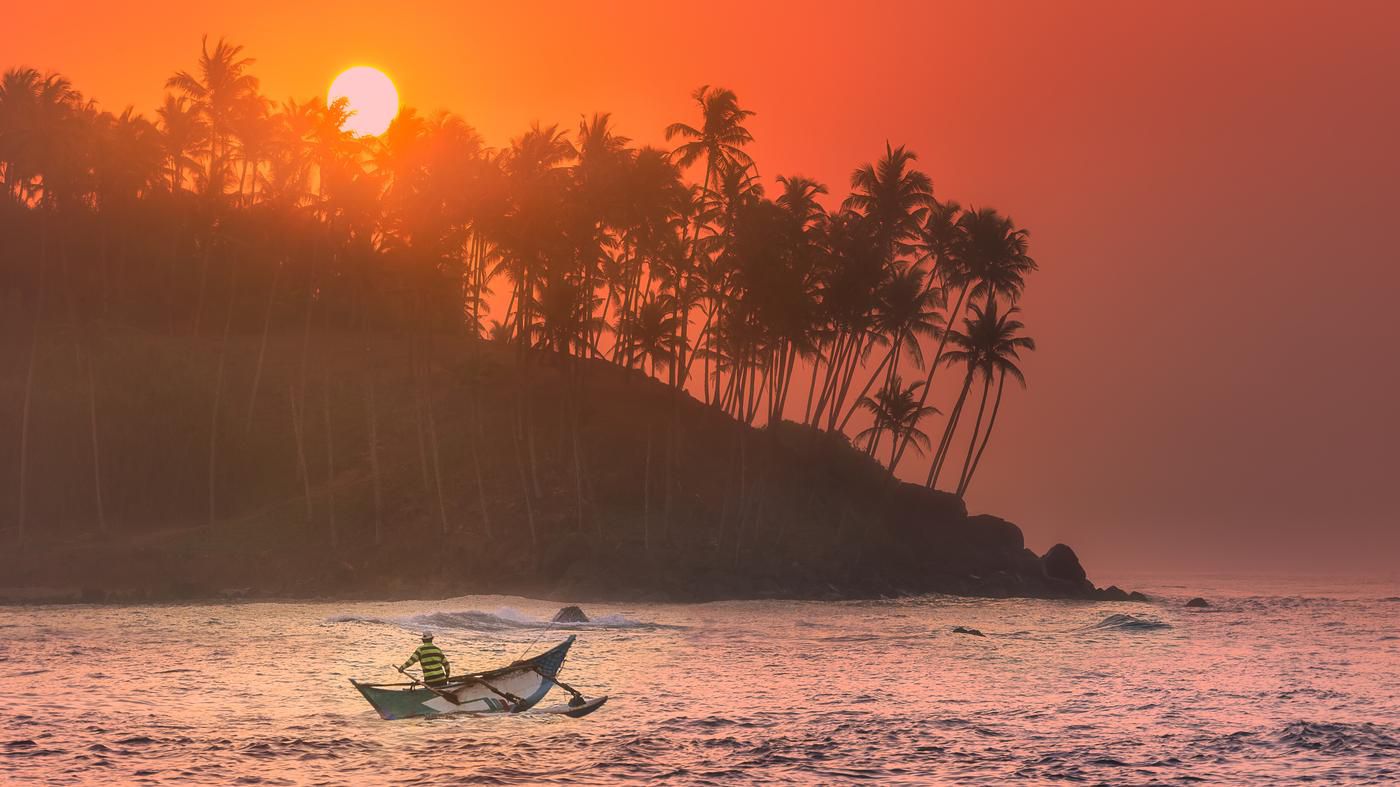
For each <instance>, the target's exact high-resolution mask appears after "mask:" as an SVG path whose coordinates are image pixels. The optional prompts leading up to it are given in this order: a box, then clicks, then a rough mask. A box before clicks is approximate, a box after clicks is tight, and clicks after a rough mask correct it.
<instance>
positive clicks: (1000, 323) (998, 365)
mask: <svg viewBox="0 0 1400 787" xmlns="http://www.w3.org/2000/svg"><path fill="white" fill-rule="evenodd" d="M1019 311H1020V309H1018V308H1016V307H1014V306H1013V307H1011V308H1010V309H1008V310H1007V311H1006V313H1005V314H1003V315H1000V316H998V315H997V314H996V301H992V302H991V304H990V308H989V309H988V312H987V313H986V314H983V315H981V320H980V321H979V323H980V324H979V326H978V328H977V332H978V333H979V334H980V336H979V339H978V341H979V342H980V343H981V344H982V346H983V350H982V365H983V367H984V368H985V369H986V376H985V378H984V379H985V381H984V383H983V391H982V404H983V406H984V407H985V405H986V400H987V391H986V386H987V385H990V383H991V376H992V374H995V375H996V376H997V395H996V403H995V404H993V405H992V416H991V419H990V420H988V422H987V430H986V432H985V433H983V435H982V444H981V447H979V448H978V449H977V453H976V455H975V456H974V455H973V453H972V446H973V445H976V443H977V430H976V429H974V430H973V433H972V440H971V441H970V442H969V443H968V455H967V458H966V459H965V460H964V461H963V472H962V477H961V479H960V480H959V482H958V490H957V492H958V496H959V497H965V496H966V495H967V488H968V486H969V485H970V484H971V483H972V476H973V474H974V473H976V472H977V467H978V465H980V464H981V463H982V454H984V453H985V452H986V451H987V443H988V442H989V441H990V440H991V439H992V428H993V427H995V426H996V423H997V413H999V412H1000V411H1001V395H1002V392H1003V390H1004V389H1005V387H1006V378H1007V376H1008V375H1009V376H1010V377H1011V378H1012V379H1014V380H1015V381H1016V382H1018V383H1020V384H1021V387H1022V388H1025V387H1026V377H1025V375H1024V374H1023V373H1022V372H1021V369H1020V367H1018V366H1017V365H1016V361H1018V360H1020V351H1021V350H1035V340H1034V339H1032V338H1030V337H1028V336H1017V335H1016V334H1017V333H1018V332H1019V331H1021V330H1022V329H1023V328H1025V326H1024V325H1023V324H1022V323H1021V322H1020V321H1019V320H1015V319H1012V318H1011V317H1012V315H1014V314H1016V313H1017V312H1019ZM977 423H978V424H979V425H980V424H981V423H982V413H981V411H980V410H979V411H978V413H977Z"/></svg>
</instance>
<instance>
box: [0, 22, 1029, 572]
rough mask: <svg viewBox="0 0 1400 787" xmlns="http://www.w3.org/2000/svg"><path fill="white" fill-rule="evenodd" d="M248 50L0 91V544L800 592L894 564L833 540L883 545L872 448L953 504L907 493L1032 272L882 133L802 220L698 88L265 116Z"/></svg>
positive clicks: (1016, 339)
mask: <svg viewBox="0 0 1400 787" xmlns="http://www.w3.org/2000/svg"><path fill="white" fill-rule="evenodd" d="M252 66H253V61H252V60H251V59H249V58H247V57H245V55H244V54H243V52H242V48H241V47H238V46H235V45H231V44H229V43H227V42H224V41H222V40H220V41H219V42H217V43H215V44H213V45H211V44H210V43H209V42H208V41H206V42H205V45H204V48H203V51H202V53H201V57H200V59H199V61H198V67H197V68H196V69H195V70H194V71H192V72H185V71H180V72H177V73H175V74H174V75H173V76H172V77H171V78H170V80H169V82H168V84H167V87H168V89H169V91H170V92H169V94H168V95H167V97H166V99H165V101H164V103H163V104H162V106H161V107H160V108H159V109H158V110H157V113H156V116H155V119H154V120H149V119H147V118H145V117H143V116H142V115H141V114H139V113H136V112H134V111H133V110H131V109H127V110H126V111H124V112H121V113H119V114H114V113H111V112H106V111H101V110H100V109H99V108H98V107H97V105H96V104H95V103H93V102H92V101H89V100H88V99H86V98H84V97H83V96H82V95H81V94H80V93H79V92H78V91H77V90H76V89H74V87H73V86H72V85H70V84H69V82H68V81H67V80H66V79H64V78H63V77H62V76H60V75H57V74H40V73H39V72H37V71H34V70H32V69H24V68H17V69H12V70H10V71H8V72H6V73H5V74H4V76H3V78H0V192H3V196H2V197H0V301H3V305H4V307H5V308H3V309H0V313H3V317H0V320H3V321H4V325H3V328H4V338H3V339H0V346H3V348H4V350H5V355H4V359H5V364H4V367H3V371H2V372H0V386H3V388H0V396H3V398H0V412H2V413H4V414H5V416H6V417H5V418H4V419H3V423H0V435H3V438H4V439H3V444H5V445H13V446H14V447H15V450H13V451H7V452H5V454H4V455H3V456H0V473H3V477H4V478H8V479H11V480H9V481H6V482H5V484H4V486H3V487H0V489H3V491H0V501H5V502H6V505H4V506H3V508H4V512H5V513H4V517H3V522H4V523H3V526H4V527H7V528H8V530H9V531H10V532H9V540H10V541H12V542H14V543H18V544H20V545H22V546H26V547H28V548H30V549H31V550H32V549H33V548H36V547H38V548H43V547H44V544H45V542H56V541H68V540H71V539H72V538H74V537H88V536H92V537H93V538H95V539H96V540H97V541H96V542H100V543H108V544H111V543H113V539H114V538H116V537H117V536H120V537H122V538H125V539H132V538H137V537H139V538H137V541H132V542H131V543H130V545H129V547H130V548H131V549H136V550H140V549H148V550H151V554H156V553H159V554H161V555H164V556H165V557H163V558H161V559H166V558H168V557H169V556H170V555H171V554H174V553H173V552H171V551H169V550H166V551H163V552H162V551H160V550H159V549H157V548H156V547H155V546H153V544H156V543H166V544H167V545H170V544H174V543H177V542H178V544H179V545H180V547H179V549H181V550H189V551H191V554H194V553H200V550H205V552H208V550H209V549H211V548H212V545H216V544H217V545H220V547H219V548H221V549H225V550H228V551H230V553H231V554H232V553H237V552H238V548H236V547H235V546H234V544H233V543H232V542H236V543H237V544H242V545H244V546H245V547H247V548H246V549H243V551H242V553H240V554H246V556H247V560H248V561H249V566H250V568H249V571H251V572H253V573H256V570H257V569H258V567H260V566H267V565H271V564H272V563H276V562H277V561H279V560H315V561H321V560H323V559H324V560H325V561H329V563H328V564H335V565H342V566H346V567H348V568H346V569H345V570H347V571H351V572H352V573H353V572H357V571H362V570H366V567H367V566H369V565H370V564H371V563H372V562H373V561H370V560H369V559H368V558H366V559H365V560H363V561H361V563H356V562H355V559H354V558H355V556H356V555H357V554H358V555H363V554H366V553H364V552H363V550H366V549H372V550H374V552H373V554H374V555H376V556H378V558H377V559H378V560H379V562H380V564H381V565H391V564H392V565H395V566H398V568H399V569H400V570H401V569H403V568H404V567H407V566H412V565H417V564H419V563H420V562H421V563H423V564H425V565H433V566H437V565H443V566H445V565H448V564H454V565H458V564H460V565H463V566H470V567H471V570H470V571H467V570H465V569H464V570H463V571H461V572H457V573H456V574H454V573H453V572H450V571H447V570H446V569H442V570H440V571H439V570H438V569H434V571H437V573H436V574H433V576H441V577H449V576H459V575H460V576H488V575H490V576H496V575H499V576H503V577H506V576H530V577H537V576H544V575H545V574H544V573H541V572H542V571H544V572H552V574H553V575H558V574H559V573H560V572H559V570H558V567H559V566H565V569H567V568H568V566H572V565H578V564H580V562H581V559H576V558H577V556H586V557H587V559H588V560H590V561H592V562H593V565H595V566H610V567H612V568H610V569H609V570H614V569H615V570H616V571H618V572H622V574H623V575H626V574H627V573H628V572H632V573H634V574H635V572H639V571H653V570H655V571H664V570H665V568H664V566H665V564H664V562H661V561H648V562H647V563H646V564H645V565H641V564H639V563H637V562H636V561H635V558H636V556H637V555H638V554H640V555H647V556H653V555H656V554H662V553H664V554H670V555H674V556H684V558H685V561H686V562H687V564H688V565H692V566H706V567H708V568H707V569H706V570H711V569H712V570H714V571H716V572H721V573H728V574H737V573H742V572H740V571H739V569H740V567H744V566H749V567H751V568H753V570H755V571H757V570H758V569H757V568H756V567H757V566H759V565H760V564H765V565H766V564H768V563H774V562H775V561H777V562H781V561H788V562H789V563H791V562H794V561H797V562H799V563H800V562H801V561H810V565H811V566H812V567H813V568H812V572H811V573H812V575H813V576H816V575H817V574H818V573H819V572H818V570H817V569H818V568H820V569H821V570H823V571H827V570H829V571H836V572H838V573H839V572H841V571H847V572H853V571H856V567H857V566H864V565H865V563H863V562H862V561H867V560H869V561H873V562H874V563H877V564H891V563H899V562H900V560H901V559H902V558H903V556H899V555H896V554H895V553H897V552H898V551H899V549H898V547H897V546H894V547H893V551H889V550H886V551H885V552H884V553H883V554H881V555H880V556H879V557H870V555H869V554H868V553H867V552H865V551H864V549H863V547H864V545H867V544H872V545H873V544H877V543H881V544H885V545H886V546H887V547H890V546H892V545H896V544H897V543H898V540H899V538H907V537H910V536H909V534H908V533H904V535H903V536H899V535H897V534H898V533H901V532H903V531H900V530H899V526H898V525H897V524H891V523H893V522H895V521H896V520H898V519H899V517H898V516H895V515H894V514H890V511H891V510H892V509H890V508H889V506H890V505H895V506H896V508H898V506H899V505H902V504H897V503H891V502H890V501H891V500H901V499H904V498H906V497H908V495H911V494H914V492H912V491H910V490H907V489H906V488H905V486H904V485H902V484H900V483H898V482H897V481H895V480H894V478H895V474H896V473H897V472H898V470H899V469H900V467H901V462H905V461H906V457H907V456H908V455H909V452H910V450H911V449H912V450H913V451H914V452H930V453H931V454H932V462H931V466H930V468H929V471H928V473H927V476H926V477H925V478H923V483H922V484H920V485H918V488H923V489H925V491H926V492H927V494H926V495H925V496H924V497H923V498H919V499H921V500H924V501H925V502H926V503H927V506H925V507H926V508H928V506H931V508H928V511H933V512H935V513H936V512H937V511H945V509H946V511H953V510H954V509H956V515H955V516H954V515H952V514H949V515H947V516H943V515H942V514H938V515H937V516H934V515H932V514H931V515H930V516H934V518H935V519H938V518H939V517H942V519H941V520H940V521H947V522H954V521H963V520H965V519H966V517H965V516H964V515H963V513H962V512H961V501H960V498H961V497H962V496H963V495H964V494H965V492H966V491H967V489H968V487H969V485H970V484H971V483H972V481H973V480H974V479H975V477H976V474H977V470H978V467H979V465H980V462H981V461H982V458H983V456H984V455H985V452H986V451H987V449H988V447H989V444H990V438H991V436H992V434H993V432H994V428H995V426H996V423H997V418H998V414H999V412H1000V409H1001V407H1002V406H1003V399H1004V396H1003V395H1004V393H1005V389H1006V387H1007V386H1006V383H1007V381H1008V379H1010V380H1011V381H1012V382H1015V383H1021V384H1024V379H1023V377H1022V375H1021V372H1020V370H1019V368H1018V367H1017V361H1018V359H1019V355H1020V353H1021V352H1024V351H1026V350H1029V349H1033V348H1034V343H1033V342H1032V341H1031V340H1030V339H1029V338H1027V337H1026V336H1025V335H1024V326H1023V325H1022V323H1021V322H1020V321H1019V319H1018V309H1017V307H1016V303H1017V301H1018V300H1019V298H1020V296H1021V293H1022V291H1023V289H1024V286H1025V277H1026V276H1027V275H1028V274H1029V273H1031V272H1032V271H1034V270H1035V268H1036V264H1035V262H1034V261H1033V260H1032V259H1031V258H1030V257H1029V256H1028V246H1027V238H1028V234H1027V232H1026V231H1025V230H1024V229H1020V228H1018V227H1016V226H1015V225H1014V223H1013V222H1012V221H1011V220H1010V219H1009V218H1006V217H1004V216H1002V215H1001V214H999V213H998V212H997V211H995V210H993V209H991V208H985V207H984V208H976V209H974V208H963V207H961V206H959V205H958V204H957V203H956V202H954V201H951V200H947V199H938V198H935V196H934V191H933V183H932V180H931V179H930V178H929V177H928V176H927V175H926V174H925V173H923V172H921V171H919V170H918V169H917V168H916V164H917V157H916V156H915V154H914V153H913V152H912V151H910V150H907V149H905V148H904V147H898V146H892V145H888V144H887V145H886V148H885V151H884V155H883V156H882V157H881V158H880V159H879V160H878V161H875V162H873V163H870V164H866V165H862V166H860V167H857V168H856V169H855V171H854V173H853V175H852V177H851V183H850V191H849V193H848V195H847V196H846V197H845V198H844V199H843V200H841V201H840V203H839V205H838V206H836V207H833V208H830V209H829V208H828V207H827V206H826V205H825V204H824V203H823V198H824V197H825V195H826V194H827V193H828V188H827V186H826V185H824V184H820V183H817V182H815V181H813V180H811V179H808V178H805V177H801V176H798V175H784V176H779V177H778V178H777V179H776V181H775V184H774V187H775V189H776V194H775V196H771V197H770V196H769V194H768V193H767V189H766V188H765V186H764V185H763V183H761V182H760V180H759V177H758V169H757V167H756V166H755V164H754V162H753V161H752V160H751V158H750V157H749V154H748V153H747V152H746V148H747V146H748V144H749V143H750V142H751V141H752V137H751V135H750V133H749V131H748V129H747V123H748V122H749V120H750V118H751V116H752V114H753V113H752V112H750V111H749V110H748V109H746V108H744V107H743V106H742V105H741V103H740V101H739V99H738V97H737V96H736V95H735V93H733V92H732V91H730V90H726V89H722V88H715V87H708V86H706V87H702V88H700V89H698V90H697V91H696V92H695V94H694V99H695V108H696V117H695V118H694V119H693V121H690V122H678V123H674V124H672V125H671V126H669V127H668V128H667V129H665V136H666V139H668V140H670V141H671V144H672V145H674V147H672V148H670V149H660V148H656V147H649V146H635V145H633V144H632V143H631V141H630V140H629V139H628V138H627V137H625V136H622V135H621V133H620V132H619V131H618V130H617V128H616V126H615V124H614V123H613V121H612V118H611V116H610V115H608V114H606V113H599V114H594V115H592V116H591V117H589V118H587V119H585V120H584V121H582V122H581V123H580V124H579V126H578V128H577V130H576V131H575V132H573V133H570V132H568V131H566V130H564V129H561V128H559V127H558V126H541V125H539V124H536V125H535V126H532V127H531V128H530V129H529V130H527V131H526V132H525V133H524V134H522V135H521V136H519V137H518V138H516V139H515V140H513V141H512V142H511V143H510V144H509V145H508V146H506V147H504V148H500V149H492V148H490V147H488V146H487V145H486V144H485V143H484V142H483V140H481V138H480V137H479V136H478V135H477V134H476V132H475V131H473V130H472V128H471V127H470V126H469V125H468V124H467V123H466V122H465V121H464V120H463V119H461V118H459V117H457V116H454V115H452V114H449V113H437V114H434V115H430V116H425V115H422V114H419V113H418V112H416V111H415V110H413V109H411V108H405V109H403V110H402V111H401V113H400V115H399V116H398V118H397V119H396V120H395V121H394V123H393V124H392V125H391V127H390V128H389V130H388V131H387V132H385V133H384V134H383V135H382V136H381V137H356V136H354V135H353V134H351V133H350V132H349V131H347V130H346V129H345V121H346V117H347V111H348V110H347V107H346V105H345V104H344V103H343V101H340V102H333V103H330V104H329V105H327V104H326V103H325V102H324V101H322V100H321V99H319V98H313V99H311V100H309V101H305V102H299V101H291V100H289V101H286V102H283V103H280V104H279V103H274V102H273V101H271V100H269V99H267V98H266V97H264V96H262V95H261V94H260V93H259V83H258V80H257V79H256V77H255V76H253V72H252ZM688 174H689V175H692V176H694V178H695V180H694V181H688V180H687V175H688ZM944 368H947V369H949V371H948V372H947V373H945V374H941V375H940V374H939V373H938V372H939V370H940V369H944ZM936 385H942V386H945V390H947V391H948V392H949V394H950V397H951V394H952V392H953V391H956V392H957V393H956V397H955V398H953V399H952V401H953V404H952V406H951V407H950V408H949V410H948V412H946V413H940V412H939V411H938V410H937V409H936V408H935V407H934V404H933V403H934V402H935V401H937V400H935V399H933V398H932V397H931V393H932V391H933V390H934V388H935V386H936ZM789 422H797V423H789ZM763 425H768V428H766V429H763V430H759V431H755V430H754V429H753V428H752V427H754V426H763ZM847 435H853V437H848V436H847ZM851 445H854V446H855V448H854V449H852V448H851ZM861 454H864V455H865V457H866V458H860V455H861ZM836 467H840V468H842V470H841V471H840V473H838V472H836V471H835V470H833V469H832V468H836ZM841 473H848V474H849V477H847V476H845V475H841ZM940 484H941V485H943V486H944V487H945V488H947V489H948V490H949V494H947V495H944V494H941V493H940V494H935V493H933V492H932V491H931V490H933V489H934V488H936V487H937V486H939V485H940ZM890 490H893V491H890ZM952 501H956V504H954V503H953V502H952ZM948 506H952V508H948ZM946 511H945V513H946ZM11 512H13V513H11ZM891 516H893V517H894V518H893V519H891V518H890V517H891ZM950 527H951V525H950ZM891 528H893V529H891ZM193 534H198V537H197V538H196V537H195V536H194V535H193ZM921 537H922V536H921ZM140 539H145V541H140ZM162 539H163V540H162ZM882 539H883V540H882ZM891 539H893V540H891ZM1017 539H1019V533H1018V534H1017ZM96 542H95V543H96ZM138 542H139V543H138ZM282 543H285V544H287V545H288V548H287V549H284V550H281V551H278V545H279V544H282ZM1008 543H1009V542H1008ZM142 544H144V546H142ZM394 549H399V550H400V552H399V553H398V554H399V558H398V559H397V562H395V561H394V560H390V559H389V558H387V557H386V556H387V555H389V554H391V553H392V552H393V550H394ZM1019 549H1020V546H1019V544H1018V545H1017V546H1016V549H1015V550H1011V551H1012V552H1015V551H1016V550H1019ZM259 550H261V551H259ZM269 550H271V551H269ZM851 550H854V553H852V552H851ZM954 551H956V550H954ZM133 554H136V553H133ZM309 554H315V555H316V556H317V557H316V558H314V559H313V558H309V557H307V556H308V555H309ZM560 554H567V555H570V556H575V557H571V558H570V559H569V560H564V561H563V562H562V563H559V562H557V561H556V562H554V563H551V560H553V559H554V557H552V556H557V555H560ZM950 554H951V553H950ZM1008 554H1009V553H1008ZM609 555H614V557H616V556H619V555H620V556H622V557H618V558H617V559H618V560H623V562H622V563H620V564H618V565H617V566H613V564H612V563H610V562H609V560H611V559H612V558H609V557H608V556H609ZM838 556H839V559H838ZM917 557H918V560H919V561H924V562H925V563H926V562H927V560H928V559H934V560H938V559H942V558H940V557H938V556H934V557H933V558H930V557H929V556H928V555H926V554H922V553H921V554H919V555H918V556H917ZM944 557H946V556H944ZM624 558H625V559H624ZM911 559H912V558H911ZM133 560H135V558H134V557H133ZM192 560H193V558H192ZM560 560H563V558H560ZM73 561H74V564H76V563H80V562H81V561H80V560H79V559H78V558H76V557H75V558H73ZM193 562H196V563H197V562H198V561H197V560H194V561H193ZM46 565H47V566H48V568H54V566H53V564H46ZM525 567H529V570H528V571H527V570H526V569H525ZM164 569H165V570H169V571H175V569H173V568H170V567H168V566H167V567H164ZM211 570H213V569H211ZM765 570H767V569H765ZM861 570H864V569H861ZM901 570H902V569H901ZM579 571H580V572H582V574H587V573H588V571H587V570H584V569H580V570H579ZM493 572H494V573H493ZM511 572H515V573H511ZM522 572H523V573H522ZM70 573H71V572H70ZM565 573H567V571H566V572H565ZM778 573H783V574H785V575H786V574H791V573H792V572H790V571H786V572H784V571H779V572H778ZM887 573H888V572H887ZM915 573H916V572H915ZM236 574H237V572H233V573H231V574H230V580H232V579H235V578H236V576H235V575H236ZM794 576H795V574H794ZM869 576H874V575H873V574H871V575H869ZM889 576H891V577H896V576H898V577H904V574H902V573H899V572H895V573H894V574H890V575H889ZM910 576H913V574H910ZM444 581H446V580H444ZM901 581H903V580H901Z"/></svg>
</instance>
